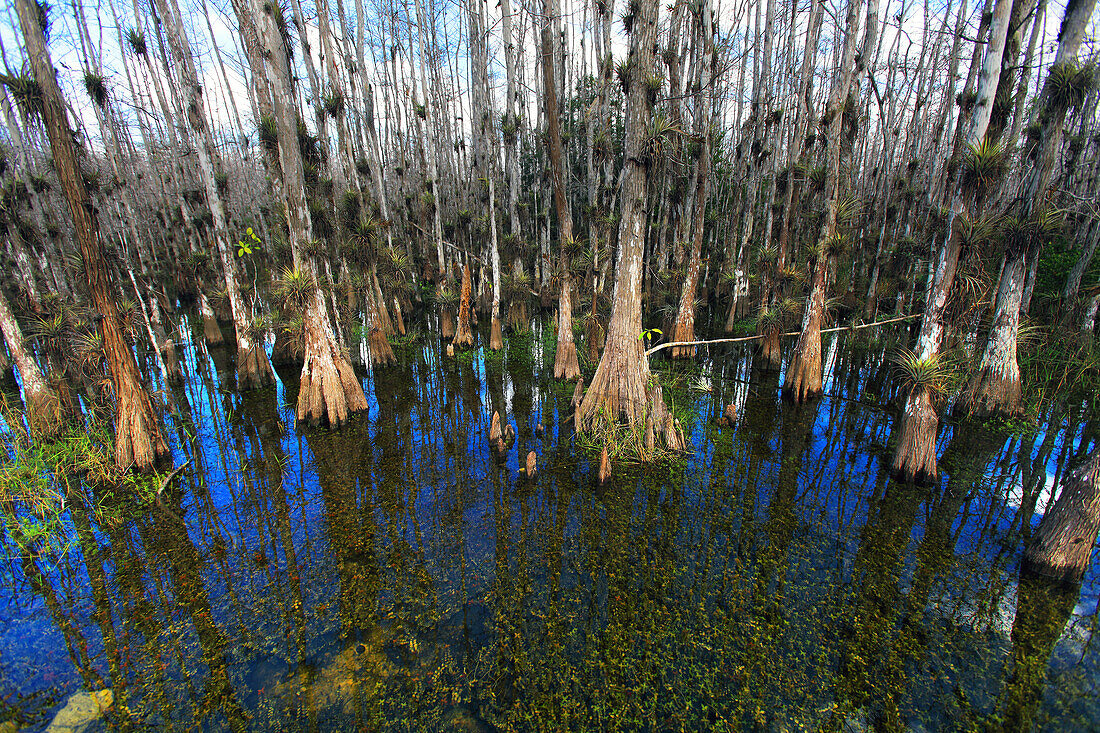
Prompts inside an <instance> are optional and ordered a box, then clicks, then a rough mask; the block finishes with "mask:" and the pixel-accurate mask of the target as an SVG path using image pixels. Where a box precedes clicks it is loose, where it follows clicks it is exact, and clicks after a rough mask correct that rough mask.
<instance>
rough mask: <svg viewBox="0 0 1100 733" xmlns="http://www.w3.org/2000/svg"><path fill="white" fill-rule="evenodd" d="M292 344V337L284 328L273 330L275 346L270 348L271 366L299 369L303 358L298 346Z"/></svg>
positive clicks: (293, 339) (293, 340)
mask: <svg viewBox="0 0 1100 733" xmlns="http://www.w3.org/2000/svg"><path fill="white" fill-rule="evenodd" d="M294 342H295V338H294V336H293V335H292V334H291V333H290V331H288V330H287V329H286V328H276V329H275V345H274V346H273V347H272V348H271V364H272V366H293V367H298V368H301V366H302V362H303V360H304V357H303V355H302V353H301V347H300V344H295V343H294Z"/></svg>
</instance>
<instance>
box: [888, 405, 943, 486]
mask: <svg viewBox="0 0 1100 733" xmlns="http://www.w3.org/2000/svg"><path fill="white" fill-rule="evenodd" d="M938 430H939V417H938V416H937V415H936V408H935V407H934V406H933V405H932V396H931V395H930V394H929V393H928V390H926V389H917V390H914V391H913V392H911V393H910V395H909V397H908V399H906V401H905V409H904V410H903V412H902V414H901V423H900V424H899V426H898V444H897V448H896V449H895V451H894V460H893V463H892V464H891V466H890V474H891V475H892V476H893V477H894V479H895V480H896V481H900V482H902V483H906V484H918V485H925V486H929V485H933V484H935V483H936V481H937V480H938V479H939V466H938V464H937V461H936V433H937V432H938Z"/></svg>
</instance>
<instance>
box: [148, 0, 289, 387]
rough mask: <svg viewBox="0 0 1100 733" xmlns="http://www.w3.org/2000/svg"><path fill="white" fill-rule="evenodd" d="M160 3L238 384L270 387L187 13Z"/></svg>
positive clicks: (168, 1)
mask: <svg viewBox="0 0 1100 733" xmlns="http://www.w3.org/2000/svg"><path fill="white" fill-rule="evenodd" d="M156 2H157V4H158V5H159V6H160V9H161V16H162V17H163V18H164V21H165V24H166V29H167V32H168V45H169V47H170V48H171V50H172V56H173V57H174V59H175V70H176V75H177V78H178V83H179V87H180V89H181V91H182V92H183V94H184V102H185V104H186V109H185V110H184V111H183V112H182V114H183V116H185V117H186V118H187V122H188V126H189V129H190V131H191V134H192V135H193V136H194V137H195V138H196V140H195V151H196V154H197V156H198V159H199V170H200V173H201V177H202V183H203V188H204V190H205V193H206V202H207V205H208V206H209V207H210V213H211V215H212V217H213V220H214V244H215V247H216V249H217V252H218V257H219V259H220V260H221V266H222V273H223V276H224V278H225V289H226V293H227V294H228V296H229V309H230V312H231V313H232V315H233V326H234V328H235V331H236V336H237V389H240V390H249V389H258V388H261V387H266V386H268V385H270V384H272V383H273V382H274V381H275V372H274V370H272V368H271V363H270V362H269V361H268V358H267V351H266V350H265V349H264V345H263V343H262V342H260V341H259V340H257V339H256V338H255V336H254V334H253V333H252V318H251V316H250V315H249V312H248V309H247V308H246V307H245V303H244V299H243V298H242V297H241V288H240V284H239V282H238V271H237V262H236V260H234V259H233V253H232V250H231V245H230V237H229V217H228V214H227V211H226V207H225V201H224V199H223V197H222V193H221V191H220V190H219V188H218V174H219V172H220V168H221V165H220V161H218V160H217V158H216V155H215V146H214V138H213V136H212V135H211V131H210V119H209V117H208V116H207V112H206V102H205V99H204V98H203V89H202V85H201V84H200V83H199V76H198V72H197V70H196V68H195V61H194V57H193V56H192V52H191V42H190V40H189V39H188V38H187V31H186V29H185V28H184V25H183V18H182V17H181V16H180V11H179V6H178V5H177V4H176V2H175V0H156ZM219 336H220V332H219Z"/></svg>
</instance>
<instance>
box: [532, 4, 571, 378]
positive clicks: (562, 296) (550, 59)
mask: <svg viewBox="0 0 1100 733" xmlns="http://www.w3.org/2000/svg"><path fill="white" fill-rule="evenodd" d="M558 13H559V8H558V3H557V0H543V18H542V27H541V29H540V41H541V46H542V49H541V50H542V86H543V104H544V107H545V112H546V146H547V150H548V152H549V155H550V177H551V180H552V182H553V187H554V209H555V210H556V211H557V215H558V249H559V252H560V258H559V263H560V264H559V267H560V268H561V273H560V282H561V288H560V290H559V292H558V346H557V350H556V351H555V355H554V376H555V377H556V378H558V379H576V378H577V377H579V376H580V375H581V370H580V365H579V363H578V362H577V345H576V343H575V341H574V339H573V308H572V302H571V295H572V293H571V292H570V290H571V288H572V286H573V283H572V278H571V277H570V274H569V257H568V256H567V255H566V251H567V249H568V248H569V247H571V246H572V245H573V213H572V210H571V208H570V206H569V199H568V196H567V194H566V190H565V173H564V169H563V165H562V149H561V120H560V117H559V115H560V111H559V107H558V81H557V80H556V79H555V73H554V70H555V66H556V64H555V63H554V49H553V43H552V38H551V35H552V31H551V28H552V26H553V24H554V23H555V21H556V20H557V18H558Z"/></svg>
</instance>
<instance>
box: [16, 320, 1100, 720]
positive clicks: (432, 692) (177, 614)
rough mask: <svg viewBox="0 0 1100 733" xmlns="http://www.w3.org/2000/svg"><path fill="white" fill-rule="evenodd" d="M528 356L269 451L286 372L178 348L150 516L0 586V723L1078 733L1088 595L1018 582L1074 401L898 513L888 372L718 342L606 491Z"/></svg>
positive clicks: (1088, 689) (673, 379) (953, 452)
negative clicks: (499, 423)
mask: <svg viewBox="0 0 1100 733" xmlns="http://www.w3.org/2000/svg"><path fill="white" fill-rule="evenodd" d="M544 339H545V340H544ZM548 344H551V345H552V342H550V341H549V335H548V334H543V333H542V332H541V330H540V331H536V333H534V334H532V335H530V336H526V337H524V336H513V337H512V338H511V339H510V340H509V341H508V342H507V344H506V349H505V353H504V355H503V358H501V357H500V356H498V355H496V356H495V355H490V356H484V355H483V353H482V352H481V351H480V350H478V351H474V352H472V353H467V354H464V355H460V356H459V357H458V358H457V359H455V360H453V361H451V362H449V363H446V362H445V359H444V357H443V356H442V353H441V348H440V346H439V345H438V344H437V343H436V342H435V341H432V342H431V343H429V344H427V345H416V346H411V347H406V348H401V349H398V350H397V354H398V358H399V360H400V363H399V364H398V365H397V366H394V367H390V368H384V369H379V370H375V371H373V372H365V373H364V375H363V384H364V387H365V389H366V393H367V397H368V399H369V401H370V411H369V413H368V415H367V416H366V417H365V418H362V417H360V418H357V419H356V420H355V421H353V422H352V423H351V424H350V425H348V426H346V427H345V428H343V429H341V430H338V431H332V432H329V431H325V430H310V429H306V428H298V429H296V428H295V426H294V422H293V409H292V407H291V406H292V405H293V403H294V399H295V385H296V383H297V374H296V373H294V372H293V371H292V372H290V373H288V374H286V375H285V376H284V378H283V381H282V384H280V386H278V388H277V389H271V390H266V391H261V392H256V393H250V394H247V395H244V396H242V395H240V394H237V393H235V392H234V391H233V390H232V366H231V364H229V363H228V359H229V357H228V356H227V355H226V354H225V353H224V352H223V351H215V352H214V353H212V354H207V353H206V351H205V349H202V348H199V349H198V350H197V352H196V350H195V349H194V348H193V347H191V346H190V345H188V347H187V348H188V349H189V366H190V373H191V375H192V376H191V379H190V381H189V382H188V384H187V385H186V388H185V389H179V390H175V391H174V395H173V398H174V400H175V402H176V404H177V405H178V408H179V410H178V414H177V415H176V417H175V418H174V419H173V420H172V421H171V423H170V430H172V431H174V442H175V450H176V463H177V464H179V463H182V462H183V461H184V460H187V459H191V460H192V464H191V466H190V467H189V469H188V470H187V471H186V472H185V473H184V474H182V475H181V477H180V478H179V480H178V481H177V483H176V485H175V487H174V489H173V490H172V491H171V492H168V495H166V496H165V500H164V502H163V504H161V505H158V506H155V507H154V508H152V509H150V510H149V511H148V512H146V513H144V514H143V515H141V516H139V517H136V518H132V519H127V520H125V521H119V522H113V523H109V524H108V523H104V524H103V525H102V526H100V525H97V524H96V522H95V521H94V520H93V519H90V518H89V517H87V516H86V515H83V514H80V513H78V512H75V511H74V512H72V515H71V516H70V522H71V526H70V531H71V533H72V538H71V543H70V545H69V549H68V551H67V552H66V553H65V554H64V555H63V556H61V557H58V558H52V559H51V558H38V559H37V560H33V561H24V560H21V559H19V558H18V557H16V556H14V555H12V556H10V557H9V558H8V559H7V560H6V561H5V563H4V565H5V567H4V569H3V570H2V571H0V572H2V573H3V574H4V587H5V590H4V593H5V596H6V602H4V603H2V604H0V696H2V705H3V707H0V711H2V710H8V711H9V714H11V713H12V711H14V714H15V715H16V718H17V720H19V722H20V723H21V725H25V726H26V727H27V729H31V730H34V729H41V728H43V727H44V726H45V725H46V723H47V722H48V721H49V720H50V718H51V716H52V715H53V713H54V712H55V711H56V710H57V708H59V707H60V706H61V705H63V704H64V702H65V699H66V697H67V695H68V694H70V693H71V692H73V691H75V690H78V689H80V688H81V687H82V686H88V687H90V688H91V689H100V688H103V687H110V688H112V689H113V690H114V694H115V708H114V710H113V712H112V715H111V716H110V717H109V718H108V719H107V720H105V721H99V722H97V723H96V724H95V727H96V728H104V727H112V726H118V725H129V726H132V727H133V728H135V729H143V728H144V729H158V730H161V729H163V730H200V729H202V730H218V731H220V730H227V729H228V730H234V731H236V730H422V729H429V730H440V729H449V730H490V729H491V727H490V726H493V725H495V726H497V727H499V728H500V729H503V730H614V729H628V730H708V729H709V730H818V729H820V730H864V729H882V730H906V729H909V730H942V729H947V730H958V729H962V730H971V729H974V730H976V729H981V728H986V727H988V728H992V729H1002V728H1003V729H1008V730H1019V729H1021V728H1023V727H1026V725H1027V721H1030V720H1033V721H1034V725H1035V727H1036V728H1037V729H1041V730H1089V729H1098V728H1100V722H1098V721H1100V717H1098V716H1100V705H1098V703H1097V696H1098V695H1097V693H1098V691H1097V685H1098V683H1100V667H1098V654H1097V649H1096V645H1095V644H1094V643H1093V636H1094V634H1093V632H1094V629H1095V627H1096V624H1097V614H1096V606H1097V593H1098V584H1097V572H1096V571H1095V570H1093V571H1090V573H1089V574H1088V576H1087V577H1086V579H1085V583H1084V584H1083V586H1082V587H1080V588H1070V589H1062V588H1057V587H1053V586H1050V585H1049V584H1047V583H1044V582H1042V581H1038V580H1035V579H1032V578H1026V577H1025V578H1024V579H1023V580H1021V579H1020V574H1019V567H1018V566H1019V558H1020V554H1021V551H1022V547H1023V543H1024V541H1025V539H1026V535H1027V533H1028V532H1029V531H1030V527H1031V526H1032V525H1033V524H1034V523H1035V522H1037V520H1038V516H1039V515H1040V514H1041V512H1042V510H1043V508H1044V507H1045V505H1046V503H1047V501H1048V500H1049V486H1050V485H1051V484H1052V483H1053V481H1054V479H1055V477H1056V476H1057V475H1058V474H1059V473H1060V472H1062V471H1064V466H1065V465H1066V463H1067V462H1072V460H1073V457H1074V455H1075V452H1077V451H1079V449H1080V442H1081V432H1082V430H1083V429H1084V427H1083V426H1084V424H1085V420H1084V418H1083V417H1082V408H1081V407H1080V406H1076V407H1072V406H1071V407H1066V408H1064V409H1063V408H1058V409H1055V410H1052V411H1050V413H1049V414H1046V415H1044V418H1043V424H1042V425H1041V426H1040V427H1041V429H1040V430H1038V431H1037V432H1029V433H1024V434H1011V433H1009V432H1008V431H1007V430H1000V431H997V430H994V429H991V428H981V427H974V426H969V427H967V428H965V429H960V428H955V429H954V430H952V429H948V430H947V431H945V435H944V437H943V444H942V445H941V455H943V456H944V459H943V461H942V465H943V466H944V473H945V476H944V477H943V480H942V481H941V485H940V486H939V487H936V488H932V489H920V488H914V487H906V486H902V485H898V484H895V483H892V482H891V481H889V480H888V479H887V477H886V476H885V474H884V472H883V471H882V470H881V469H882V466H883V465H884V463H886V462H887V461H888V460H889V455H890V449H889V448H888V447H887V441H888V439H889V437H890V433H891V430H892V426H893V422H894V417H893V412H892V410H890V409H888V405H889V400H890V397H891V396H892V395H891V394H890V393H889V392H888V389H889V385H890V384H892V382H893V380H891V379H889V369H890V363H889V359H888V357H887V355H886V354H885V350H884V349H873V348H849V347H847V346H845V345H841V346H840V348H836V346H835V345H834V346H833V348H831V349H830V347H829V344H828V343H827V344H826V349H827V350H828V352H829V355H828V359H827V363H826V370H827V374H830V375H831V376H830V377H829V379H828V381H827V384H826V396H825V398H823V399H822V400H820V401H817V402H815V403H813V404H810V405H807V406H802V407H796V406H792V405H788V404H783V403H782V402H780V401H779V399H778V384H779V382H778V375H776V374H767V373H761V372H756V371H753V369H752V366H751V351H749V350H745V351H740V350H735V349H733V348H730V349H727V350H724V351H717V350H716V351H714V352H713V353H712V354H711V355H710V360H709V361H706V362H702V363H700V364H697V365H689V366H680V365H677V366H663V367H661V369H662V373H663V375H664V377H665V379H666V381H667V382H668V383H669V384H670V385H671V386H670V387H668V388H666V394H667V395H668V396H669V397H670V398H671V399H672V400H673V401H674V402H675V405H676V410H677V411H678V412H679V413H680V414H681V415H682V419H684V421H685V430H686V431H689V432H690V434H691V443H692V444H693V446H694V452H693V453H692V454H691V455H690V456H688V457H686V458H685V459H683V460H680V461H678V462H674V463H666V464H658V465H649V466H646V467H644V468H641V469H639V468H634V469H630V468H629V467H628V466H617V467H616V469H615V477H614V478H613V479H612V481H611V482H610V484H609V485H607V486H606V487H604V488H599V487H597V485H596V481H595V474H596V464H595V462H594V461H593V456H594V454H593V453H592V450H591V448H590V447H586V446H583V445H581V444H580V442H579V441H577V440H575V439H574V435H573V431H572V426H571V415H572V408H571V407H570V397H571V395H572V388H573V385H571V384H559V383H555V382H553V381H552V380H551V379H549V372H550V371H551V370H550V367H551V366H552V364H551V361H552V358H553V351H552V349H549V348H548V346H547V345H548ZM284 385H286V386H284ZM730 401H733V402H734V403H735V404H736V405H737V408H738V411H739V414H740V415H741V416H742V417H741V419H740V420H739V423H738V424H737V425H736V426H735V427H734V428H732V429H728V428H727V429H719V428H718V427H717V425H716V424H715V421H714V417H716V416H717V415H719V414H721V408H722V405H724V404H725V403H728V402H730ZM494 409H500V410H502V411H503V412H504V413H505V414H506V416H507V420H508V421H509V422H510V423H512V424H513V425H514V426H515V430H516V435H517V440H516V445H515V446H513V447H512V448H511V450H510V451H509V452H508V454H507V460H506V462H503V463H502V462H499V461H498V460H497V457H496V456H495V455H494V453H493V452H492V450H491V448H490V445H489V440H488V437H487V433H488V429H489V418H490V416H491V414H492V411H493V410H494ZM540 423H541V425H543V426H545V431H540V432H542V434H541V435H536V431H535V427H536V425H538V424H540ZM530 450H533V451H535V453H536V454H537V455H538V460H539V466H540V468H541V470H540V473H539V476H538V477H537V480H536V481H534V482H530V481H528V480H526V478H524V477H523V476H521V475H520V474H519V471H518V469H519V467H520V466H521V465H522V463H523V459H524V457H525V456H526V455H527V452H528V451H530ZM2 717H3V716H0V718H2Z"/></svg>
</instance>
